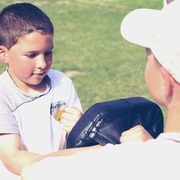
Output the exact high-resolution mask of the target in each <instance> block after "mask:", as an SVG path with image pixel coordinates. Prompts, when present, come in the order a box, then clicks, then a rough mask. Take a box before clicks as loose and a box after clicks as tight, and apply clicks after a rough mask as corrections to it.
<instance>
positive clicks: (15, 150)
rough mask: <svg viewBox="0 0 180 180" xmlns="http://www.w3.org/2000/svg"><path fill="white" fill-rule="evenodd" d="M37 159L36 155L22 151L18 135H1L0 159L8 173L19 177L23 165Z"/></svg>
mask: <svg viewBox="0 0 180 180" xmlns="http://www.w3.org/2000/svg"><path fill="white" fill-rule="evenodd" d="M39 157H40V155H38V154H34V153H31V152H28V151H24V150H23V148H22V144H21V140H20V137H19V135H18V134H3V135H1V136H0V158H1V161H2V162H3V163H4V165H5V166H6V168H7V169H8V170H9V171H10V172H12V173H14V174H17V175H20V173H21V169H22V167H23V166H24V165H25V164H27V163H29V162H31V161H33V160H35V159H37V158H39Z"/></svg>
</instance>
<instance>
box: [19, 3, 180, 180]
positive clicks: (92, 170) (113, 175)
mask: <svg viewBox="0 0 180 180" xmlns="http://www.w3.org/2000/svg"><path fill="white" fill-rule="evenodd" d="M179 17H180V1H179V0H176V1H174V2H172V3H170V4H169V5H167V6H164V8H163V9H162V10H153V9H138V10H134V11H132V12H131V13H129V14H128V15H127V16H126V17H125V18H124V19H123V21H122V24H121V33H122V36H123V37H124V38H125V39H126V40H128V41H130V42H132V43H135V44H137V45H141V46H143V47H145V48H146V52H147V59H148V61H147V66H146V69H145V80H146V83H147V86H148V89H149V92H150V93H151V95H152V97H153V98H154V99H155V100H156V101H157V102H158V103H159V104H161V105H163V106H165V107H166V108H167V110H168V115H167V120H166V130H165V131H166V132H165V133H162V134H161V135H160V136H159V137H158V138H157V139H151V140H148V141H146V142H142V141H133V142H127V143H123V144H120V145H110V144H108V145H106V146H104V147H102V148H101V149H98V150H89V151H87V152H83V153H77V154H74V155H72V156H66V157H62V156H61V157H51V158H47V159H44V160H42V161H39V162H37V163H32V164H30V165H28V166H26V167H25V168H24V169H23V171H22V179H23V180H40V179H43V180H52V179H53V180H60V179H66V180H70V179H71V180H72V179H78V180H84V179H86V180H90V179H91V180H92V179H94V180H97V179H102V180H109V179H112V180H121V179H122V180H132V179H138V180H152V179H155V180H156V179H163V180H179V179H180V173H179V162H180V22H179Z"/></svg>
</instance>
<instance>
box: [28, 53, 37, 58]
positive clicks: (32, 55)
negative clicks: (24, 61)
mask: <svg viewBox="0 0 180 180" xmlns="http://www.w3.org/2000/svg"><path fill="white" fill-rule="evenodd" d="M26 56H27V57H28V58H34V57H36V54H35V53H32V54H26Z"/></svg>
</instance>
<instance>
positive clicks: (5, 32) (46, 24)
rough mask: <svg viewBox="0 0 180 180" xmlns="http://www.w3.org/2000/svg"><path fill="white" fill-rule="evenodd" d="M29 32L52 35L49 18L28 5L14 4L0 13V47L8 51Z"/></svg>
mask: <svg viewBox="0 0 180 180" xmlns="http://www.w3.org/2000/svg"><path fill="white" fill-rule="evenodd" d="M31 32H40V33H42V34H52V35H53V33H54V27H53V24H52V22H51V20H50V18H49V17H48V16H47V15H46V14H45V13H44V12H43V11H42V10H41V9H39V8H38V7H36V6H35V5H33V4H30V3H16V4H12V5H9V6H7V7H5V8H4V9H3V10H2V11H1V12H0V45H3V46H5V47H6V48H8V49H10V48H11V47H12V46H13V45H14V44H16V42H17V41H18V39H19V38H20V37H23V36H25V35H26V34H29V33H31Z"/></svg>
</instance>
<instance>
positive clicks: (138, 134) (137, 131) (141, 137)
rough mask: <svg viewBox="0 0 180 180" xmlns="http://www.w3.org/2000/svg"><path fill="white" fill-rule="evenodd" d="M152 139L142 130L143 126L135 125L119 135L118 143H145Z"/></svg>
mask: <svg viewBox="0 0 180 180" xmlns="http://www.w3.org/2000/svg"><path fill="white" fill-rule="evenodd" d="M149 139H153V137H152V136H151V135H150V134H149V133H148V132H147V131H146V130H145V129H144V127H143V126H141V125H137V126H135V127H133V128H131V129H129V130H127V131H124V132H123V133H122V134H121V137H120V142H121V143H124V142H129V141H147V140H149Z"/></svg>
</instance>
